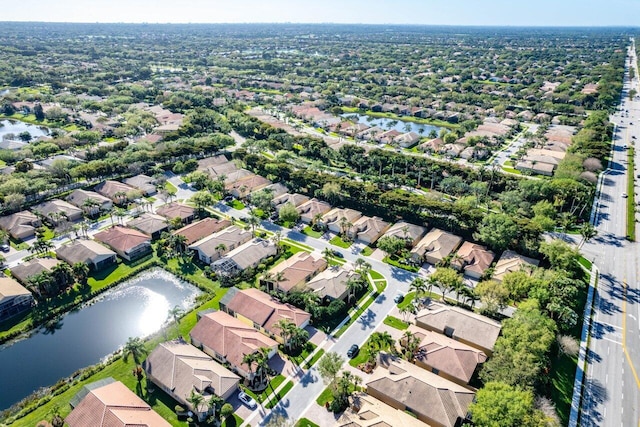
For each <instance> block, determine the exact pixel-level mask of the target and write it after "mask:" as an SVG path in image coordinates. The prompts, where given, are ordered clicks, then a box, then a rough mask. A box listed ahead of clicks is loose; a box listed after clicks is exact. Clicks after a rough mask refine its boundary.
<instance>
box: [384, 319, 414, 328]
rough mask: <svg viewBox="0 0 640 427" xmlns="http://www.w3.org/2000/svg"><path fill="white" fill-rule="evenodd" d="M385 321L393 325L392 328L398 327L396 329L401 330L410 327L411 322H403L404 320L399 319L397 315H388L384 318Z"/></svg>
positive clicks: (386, 323)
mask: <svg viewBox="0 0 640 427" xmlns="http://www.w3.org/2000/svg"><path fill="white" fill-rule="evenodd" d="M383 323H384V324H385V325H388V326H391V327H392V328H396V329H400V330H401V331H403V330H405V329H407V328H408V327H409V324H408V323H406V322H403V321H402V320H400V319H398V318H397V317H394V316H387V317H385V318H384V321H383Z"/></svg>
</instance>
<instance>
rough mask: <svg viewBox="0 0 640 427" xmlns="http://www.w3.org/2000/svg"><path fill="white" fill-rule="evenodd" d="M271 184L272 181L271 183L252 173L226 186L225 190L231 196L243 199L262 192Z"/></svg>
mask: <svg viewBox="0 0 640 427" xmlns="http://www.w3.org/2000/svg"><path fill="white" fill-rule="evenodd" d="M270 184H271V181H269V180H268V179H267V178H264V177H262V176H260V175H256V174H254V173H251V174H250V175H248V176H245V177H244V178H241V179H238V180H237V181H234V182H231V183H229V184H225V186H224V188H225V190H227V191H228V192H229V194H231V195H233V196H234V197H237V198H241V199H242V198H244V197H246V196H247V195H248V194H249V193H251V192H253V191H258V190H262V189H263V188H265V187H267V186H268V185H270Z"/></svg>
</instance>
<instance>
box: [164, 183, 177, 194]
mask: <svg viewBox="0 0 640 427" xmlns="http://www.w3.org/2000/svg"><path fill="white" fill-rule="evenodd" d="M164 189H165V190H167V193H169V194H177V193H178V189H177V188H176V186H175V185H173V184H172V183H170V182H169V181H167V182H165V183H164Z"/></svg>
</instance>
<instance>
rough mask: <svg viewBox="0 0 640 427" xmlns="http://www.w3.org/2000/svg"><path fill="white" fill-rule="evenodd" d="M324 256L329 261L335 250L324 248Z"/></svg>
mask: <svg viewBox="0 0 640 427" xmlns="http://www.w3.org/2000/svg"><path fill="white" fill-rule="evenodd" d="M322 256H323V257H324V259H325V260H326V261H327V262H329V259H330V258H331V257H332V256H333V251H332V250H331V249H329V248H324V249H323V250H322Z"/></svg>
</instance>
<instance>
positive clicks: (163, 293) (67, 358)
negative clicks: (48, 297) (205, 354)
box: [0, 269, 200, 410]
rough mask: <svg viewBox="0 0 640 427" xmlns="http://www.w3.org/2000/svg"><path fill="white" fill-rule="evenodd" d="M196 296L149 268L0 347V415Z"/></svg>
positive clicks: (152, 327)
mask: <svg viewBox="0 0 640 427" xmlns="http://www.w3.org/2000/svg"><path fill="white" fill-rule="evenodd" d="M199 294H200V290H199V289H198V288H196V287H195V286H192V285H191V284H189V283H186V282H183V281H181V280H179V279H178V278H177V277H175V276H174V275H172V274H171V273H168V272H166V271H164V270H162V269H152V270H149V271H146V272H144V273H142V274H140V275H138V276H136V277H134V278H133V279H131V280H129V281H127V282H125V283H123V284H121V285H119V286H117V287H115V288H113V289H111V290H109V291H107V292H105V294H103V295H101V296H100V297H98V298H96V299H94V300H92V301H91V302H89V303H88V304H87V305H86V306H84V307H83V308H80V309H78V310H77V311H74V312H71V313H69V314H67V315H65V316H64V317H62V318H61V319H60V321H59V322H58V323H57V324H56V325H54V326H55V327H53V328H48V329H41V330H39V331H37V332H36V333H34V334H33V335H31V336H30V337H29V338H26V339H24V340H21V341H17V342H15V343H13V344H7V345H5V346H3V347H0V378H1V379H2V381H1V383H2V386H1V387H0V410H2V409H6V408H8V407H10V406H11V405H13V404H14V403H16V402H18V401H20V400H21V399H23V398H24V397H26V396H28V395H29V394H31V393H33V392H34V391H35V390H37V389H39V388H40V387H45V386H50V385H53V384H55V383H56V382H57V381H58V380H59V379H61V378H65V377H68V376H70V375H72V374H73V373H74V372H75V371H77V370H78V369H80V368H84V367H86V366H89V365H93V364H95V363H98V362H100V361H101V360H103V359H105V358H106V357H107V356H108V355H110V354H111V353H113V352H114V351H116V350H118V349H119V348H121V347H122V346H123V345H124V344H125V343H126V341H127V339H128V338H129V337H135V336H137V337H144V336H147V335H150V334H152V333H154V332H156V331H158V330H160V328H161V327H162V325H163V324H165V322H167V320H168V311H169V309H170V308H172V307H175V306H176V305H179V306H180V307H182V308H183V309H185V310H186V309H189V308H190V307H192V306H193V305H194V303H195V298H196V296H198V295H199Z"/></svg>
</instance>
